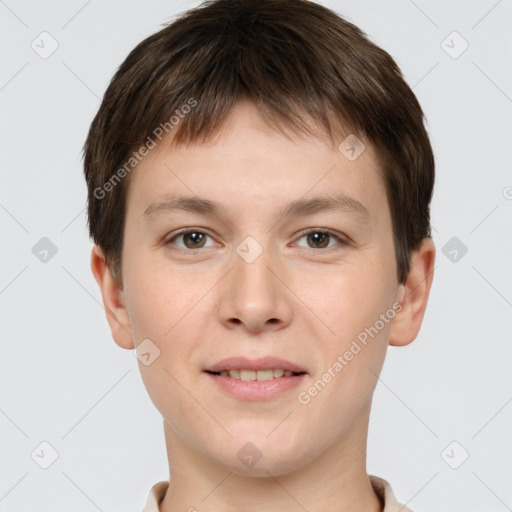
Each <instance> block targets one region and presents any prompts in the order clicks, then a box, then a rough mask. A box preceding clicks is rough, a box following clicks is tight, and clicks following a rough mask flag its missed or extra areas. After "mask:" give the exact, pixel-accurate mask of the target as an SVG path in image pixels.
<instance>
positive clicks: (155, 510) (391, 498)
mask: <svg viewBox="0 0 512 512" xmlns="http://www.w3.org/2000/svg"><path fill="white" fill-rule="evenodd" d="M368 476H369V478H370V483H371V484H372V487H373V490H374V491H375V493H376V494H377V496H379V498H380V499H381V500H382V502H383V503H384V510H383V512H412V510H411V509H410V508H408V507H404V506H403V505H402V504H401V503H398V501H396V498H395V495H394V494H393V491H392V490H391V486H390V485H389V483H388V482H387V481H386V480H384V479H382V478H379V477H378V476H373V475H368ZM167 487H169V482H168V481H162V482H158V483H157V484H155V485H154V486H153V487H152V488H151V490H150V491H149V495H148V499H147V501H146V505H144V508H143V509H142V512H160V508H159V505H160V503H161V501H162V500H163V499H164V496H165V492H166V491H167Z"/></svg>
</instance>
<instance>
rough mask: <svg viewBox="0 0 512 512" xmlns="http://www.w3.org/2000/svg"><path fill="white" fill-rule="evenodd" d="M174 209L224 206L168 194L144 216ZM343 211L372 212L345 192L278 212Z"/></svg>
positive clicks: (362, 214) (219, 208)
mask: <svg viewBox="0 0 512 512" xmlns="http://www.w3.org/2000/svg"><path fill="white" fill-rule="evenodd" d="M172 211H187V212H193V213H203V214H212V215H217V214H220V213H221V212H222V211H223V207H222V206H221V205H220V204H219V203H217V202H216V201H211V200H209V199H204V198H201V197H197V196H195V197H194V196H181V195H173V196H166V197H164V198H162V199H160V200H159V201H157V202H155V203H153V204H151V205H149V206H148V207H147V208H146V209H145V210H144V213H143V216H146V217H154V216H159V215H160V214H165V213H168V212H172ZM329 211H341V212H345V213H348V214H357V215H358V216H360V217H361V218H363V219H364V220H368V219H369V217H370V214H369V213H368V210H367V209H366V207H365V206H364V205H363V204H362V203H361V202H360V201H358V200H357V199H354V198H352V197H349V196H347V195H344V194H338V195H336V196H333V197H313V198H311V199H296V200H294V201H291V202H290V203H288V204H286V205H285V206H284V207H283V208H281V210H280V211H279V212H278V213H277V216H278V217H286V216H288V215H289V216H292V217H300V216H305V215H312V214H315V213H320V212H329Z"/></svg>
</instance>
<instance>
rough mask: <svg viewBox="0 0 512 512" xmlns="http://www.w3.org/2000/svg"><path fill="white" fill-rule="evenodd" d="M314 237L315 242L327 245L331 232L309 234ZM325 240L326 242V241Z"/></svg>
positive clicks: (323, 245)
mask: <svg viewBox="0 0 512 512" xmlns="http://www.w3.org/2000/svg"><path fill="white" fill-rule="evenodd" d="M309 236H310V237H311V238H312V239H313V243H314V244H321V246H322V247H327V245H328V243H329V241H328V238H329V234H328V233H322V232H316V233H312V234H310V235H309ZM324 242H325V243H324Z"/></svg>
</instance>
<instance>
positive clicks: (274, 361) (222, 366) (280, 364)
mask: <svg viewBox="0 0 512 512" xmlns="http://www.w3.org/2000/svg"><path fill="white" fill-rule="evenodd" d="M276 369H282V370H284V371H287V370H288V371H291V372H294V373H308V372H307V371H306V369H305V368H302V367H301V366H299V365H297V364H295V363H292V362H290V361H286V360H285V359H280V358H278V357H272V356H267V357H260V358H259V359H248V358H247V357H229V358H228V359H223V360H222V361H219V362H217V363H215V364H213V365H211V366H208V367H207V368H205V369H204V371H205V372H222V371H225V370H254V371H258V370H276ZM280 378H290V377H280ZM276 380H277V379H276ZM255 382H256V381H255ZM263 382H269V381H263Z"/></svg>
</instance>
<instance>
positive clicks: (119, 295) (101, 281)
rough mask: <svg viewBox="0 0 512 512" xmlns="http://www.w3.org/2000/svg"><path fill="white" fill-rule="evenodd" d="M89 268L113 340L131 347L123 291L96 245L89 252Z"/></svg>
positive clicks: (124, 346) (132, 343)
mask: <svg viewBox="0 0 512 512" xmlns="http://www.w3.org/2000/svg"><path fill="white" fill-rule="evenodd" d="M91 270H92V273H93V275H94V278H95V279H96V282H97V283H98V286H99V287H100V290H101V295H102V297H103V305H104V308H105V313H106V316H107V321H108V324H109V326H110V330H111V332H112V337H113V338H114V341H115V342H116V343H117V344H118V345H119V346H120V347H121V348H126V349H133V348H134V346H135V345H134V342H133V337H132V330H131V323H130V317H129V315H128V311H127V309H126V306H125V303H124V295H123V291H122V290H121V288H120V286H119V284H118V283H117V282H116V281H115V280H114V278H113V277H112V274H111V272H110V269H109V267H108V264H107V262H106V260H105V256H104V254H103V251H102V250H101V248H100V247H99V246H97V245H95V246H94V247H93V249H92V252H91Z"/></svg>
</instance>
